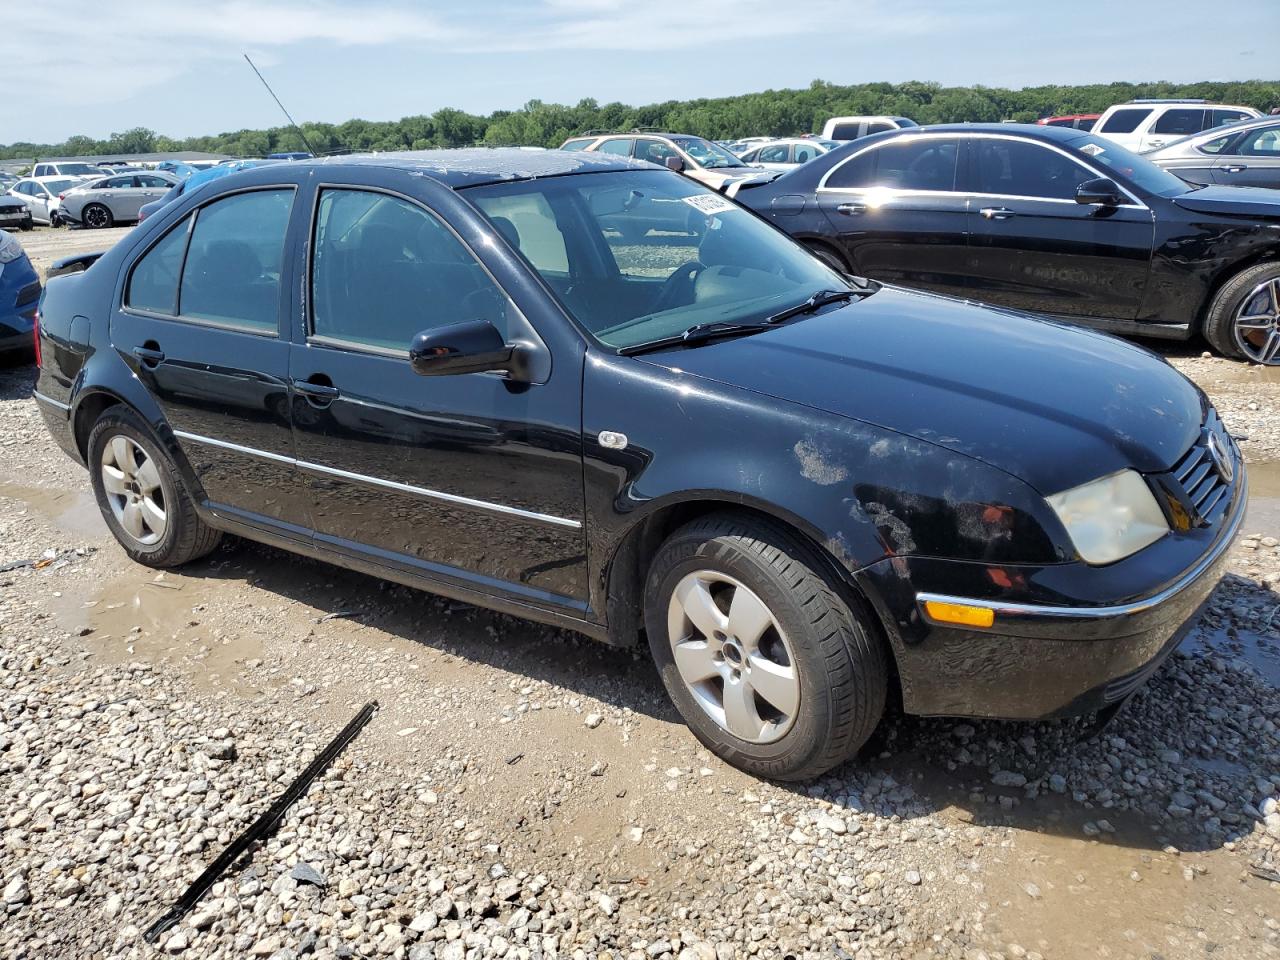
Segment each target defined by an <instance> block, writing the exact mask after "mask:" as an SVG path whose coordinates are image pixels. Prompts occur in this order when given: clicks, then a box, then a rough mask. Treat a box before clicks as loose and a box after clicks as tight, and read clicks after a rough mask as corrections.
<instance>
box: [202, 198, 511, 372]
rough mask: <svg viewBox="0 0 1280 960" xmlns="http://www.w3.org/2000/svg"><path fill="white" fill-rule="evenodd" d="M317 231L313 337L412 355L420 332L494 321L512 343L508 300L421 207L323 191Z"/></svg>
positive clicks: (313, 286) (393, 200) (312, 267)
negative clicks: (400, 351) (461, 324)
mask: <svg viewBox="0 0 1280 960" xmlns="http://www.w3.org/2000/svg"><path fill="white" fill-rule="evenodd" d="M197 229H199V225H197ZM315 230H316V233H315V238H314V241H313V244H312V246H313V249H314V253H313V254H312V259H311V302H312V315H311V332H312V333H313V334H314V335H315V336H318V337H327V338H331V339H335V340H342V341H346V342H348V343H355V344H363V345H365V346H371V347H379V348H383V349H389V350H402V351H407V350H408V349H409V345H410V344H411V343H412V342H413V338H414V337H415V336H416V335H417V334H419V333H421V332H422V331H423V330H427V329H430V328H432V327H440V326H444V325H446V324H450V323H458V322H461V321H463V320H481V319H483V320H489V321H491V322H492V323H493V324H494V326H496V327H497V328H498V329H499V330H500V331H502V332H503V334H504V335H505V334H506V332H507V298H506V295H505V294H504V293H503V292H502V291H501V290H500V289H499V288H498V286H497V285H496V284H495V283H494V282H493V280H492V279H490V277H489V275H488V273H486V272H485V270H484V268H483V267H482V266H481V265H480V263H479V262H478V261H477V260H476V259H475V257H474V256H472V254H471V251H469V250H468V249H467V248H466V247H465V246H464V245H463V243H462V241H461V240H459V239H458V238H457V237H456V236H454V234H453V232H452V231H451V230H450V229H449V228H448V227H447V226H445V224H444V223H443V222H442V221H441V220H440V219H439V218H438V217H436V216H434V215H433V214H430V213H428V212H427V211H426V210H424V209H423V208H422V207H420V206H418V205H417V204H413V203H409V202H408V201H406V200H401V199H400V198H399V197H392V196H388V195H387V194H382V193H374V192H371V191H367V190H341V189H331V190H324V191H322V192H321V194H320V203H319V208H318V210H317V212H316V227H315Z"/></svg>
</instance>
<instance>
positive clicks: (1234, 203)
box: [1173, 187, 1280, 220]
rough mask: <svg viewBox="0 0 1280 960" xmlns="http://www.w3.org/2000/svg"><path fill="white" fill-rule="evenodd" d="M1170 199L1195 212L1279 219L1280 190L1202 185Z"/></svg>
mask: <svg viewBox="0 0 1280 960" xmlns="http://www.w3.org/2000/svg"><path fill="white" fill-rule="evenodd" d="M1173 202H1174V203H1176V204H1177V205H1178V206H1180V207H1182V208H1183V209H1186V210H1194V211H1195V212H1196V213H1221V214H1228V215H1231V216H1243V217H1265V218H1267V219H1269V220H1271V219H1274V220H1280V190H1268V189H1266V188H1263V187H1203V188H1201V189H1200V190H1192V191H1190V192H1188V193H1184V194H1182V195H1181V196H1177V197H1174V198H1173Z"/></svg>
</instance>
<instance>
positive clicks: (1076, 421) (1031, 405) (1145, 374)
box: [643, 287, 1204, 494]
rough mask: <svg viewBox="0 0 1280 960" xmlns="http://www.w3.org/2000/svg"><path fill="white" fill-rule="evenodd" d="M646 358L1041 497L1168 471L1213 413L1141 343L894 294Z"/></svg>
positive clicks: (926, 296)
mask: <svg viewBox="0 0 1280 960" xmlns="http://www.w3.org/2000/svg"><path fill="white" fill-rule="evenodd" d="M643 359H645V360H647V361H649V362H651V363H658V364H662V365H664V366H667V367H668V368H670V369H672V370H679V371H683V372H684V373H686V374H691V375H693V376H697V377H702V378H705V379H708V380H714V381H718V382H720V383H724V384H729V385H732V386H735V387H739V388H742V389H746V390H752V391H755V392H757V393H761V394H765V395H769V396H773V397H777V398H779V399H781V400H789V401H793V402H796V403H801V404H805V405H807V406H810V407H815V408H818V409H821V410H824V411H826V412H828V413H832V414H836V415H839V416H845V417H850V418H852V419H856V420H860V421H863V422H865V423H869V424H873V425H876V426H879V427H882V428H885V429H887V430H891V431H894V432H896V433H899V434H906V435H908V436H911V437H915V438H917V439H920V440H925V441H928V442H930V443H934V444H937V445H938V446H939V447H943V448H945V449H947V450H949V451H952V452H954V453H956V454H963V455H964V456H968V457H973V458H975V459H978V460H981V461H983V462H985V463H988V464H990V465H991V466H994V467H997V468H999V469H1001V470H1004V471H1006V472H1008V473H1010V474H1012V475H1014V476H1016V477H1018V478H1019V479H1021V480H1024V481H1025V482H1027V483H1029V484H1030V485H1031V486H1032V487H1034V488H1035V489H1036V490H1038V491H1039V492H1040V493H1042V494H1051V493H1057V492H1059V491H1062V490H1066V489H1069V488H1071V487H1074V486H1077V485H1079V484H1081V483H1086V482H1088V481H1090V480H1094V479H1097V478H1098V477H1102V476H1106V475H1108V474H1111V473H1114V472H1116V471H1118V470H1122V469H1125V468H1127V467H1133V468H1136V469H1138V470H1140V471H1142V472H1144V473H1154V472H1160V471H1163V470H1167V469H1168V468H1170V467H1171V466H1173V464H1174V463H1176V462H1177V461H1178V459H1179V458H1180V457H1181V456H1182V455H1183V454H1184V453H1185V452H1186V451H1187V449H1188V448H1189V447H1190V446H1191V444H1192V442H1193V441H1194V440H1195V438H1196V436H1197V435H1198V434H1199V430H1200V423H1201V421H1202V418H1203V413H1204V407H1203V406H1202V395H1201V393H1200V391H1199V390H1198V389H1197V388H1196V387H1195V386H1193V385H1192V384H1191V382H1190V381H1188V380H1187V379H1186V378H1185V377H1183V376H1182V375H1181V374H1180V373H1178V372H1177V371H1176V370H1174V369H1173V368H1172V367H1171V366H1169V365H1168V364H1167V363H1165V362H1164V361H1163V360H1162V359H1160V358H1159V357H1157V356H1155V355H1154V354H1152V353H1150V352H1148V351H1146V350H1144V349H1142V348H1141V347H1137V346H1134V345H1133V344H1130V343H1126V342H1125V341H1122V340H1118V339H1116V338H1114V337H1110V336H1107V335H1105V334H1101V333H1097V332H1094V331H1091V330H1084V329H1080V328H1074V327H1068V326H1066V325H1064V324H1059V323H1056V322H1054V321H1049V320H1041V319H1036V318H1032V317H1029V316H1026V315H1024V314H1019V313H1016V312H1013V311H1006V310H995V309H991V308H988V307H981V306H977V305H975V304H970V303H966V302H963V301H959V300H952V299H949V298H946V297H940V296H935V295H932V294H925V293H917V292H911V291H906V290H902V289H898V288H893V287H884V288H882V289H881V290H880V292H878V293H876V294H874V295H872V296H870V297H868V298H866V299H864V300H862V301H854V302H851V303H849V304H848V305H847V306H843V307H841V308H839V309H828V310H826V311H824V312H823V313H821V314H818V315H815V316H809V317H801V318H799V319H797V320H794V321H792V322H790V323H787V324H786V325H784V326H781V327H779V328H777V329H775V330H769V331H767V332H765V333H760V334H755V335H753V336H746V337H739V338H737V339H733V340H721V341H717V342H714V343H710V344H705V345H703V346H699V347H693V348H686V349H676V350H673V351H670V352H663V353H654V354H647V355H644V356H643Z"/></svg>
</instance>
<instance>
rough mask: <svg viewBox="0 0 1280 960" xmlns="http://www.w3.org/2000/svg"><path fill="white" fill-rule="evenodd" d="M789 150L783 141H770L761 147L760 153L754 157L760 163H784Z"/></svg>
mask: <svg viewBox="0 0 1280 960" xmlns="http://www.w3.org/2000/svg"><path fill="white" fill-rule="evenodd" d="M790 152H791V148H790V147H789V146H787V144H785V143H772V144H770V145H769V146H767V147H761V148H760V153H759V155H758V156H757V157H756V160H758V161H759V162H760V163H786V162H787V154H788V153H790Z"/></svg>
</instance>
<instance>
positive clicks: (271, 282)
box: [178, 190, 293, 333]
mask: <svg viewBox="0 0 1280 960" xmlns="http://www.w3.org/2000/svg"><path fill="white" fill-rule="evenodd" d="M292 203H293V191H292V190H257V191H254V192H251V193H238V194H234V195H233V196H230V197H225V198H224V199H222V200H215V201H214V202H213V203H211V204H209V205H208V206H205V207H201V208H200V210H199V212H198V213H197V215H196V225H195V228H194V229H193V230H192V231H191V249H190V250H189V251H188V252H187V262H186V266H185V267H183V270H182V284H181V287H180V295H179V298H178V309H179V311H180V312H181V314H182V316H184V317H195V318H198V319H201V320H212V321H214V322H217V323H226V324H230V325H234V326H238V327H248V328H250V329H252V330H254V331H260V332H263V333H275V332H276V331H277V330H278V329H279V312H280V311H279V305H280V272H281V267H282V265H283V262H284V236H285V231H286V230H287V228H288V226H289V208H290V207H291V206H292Z"/></svg>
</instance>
